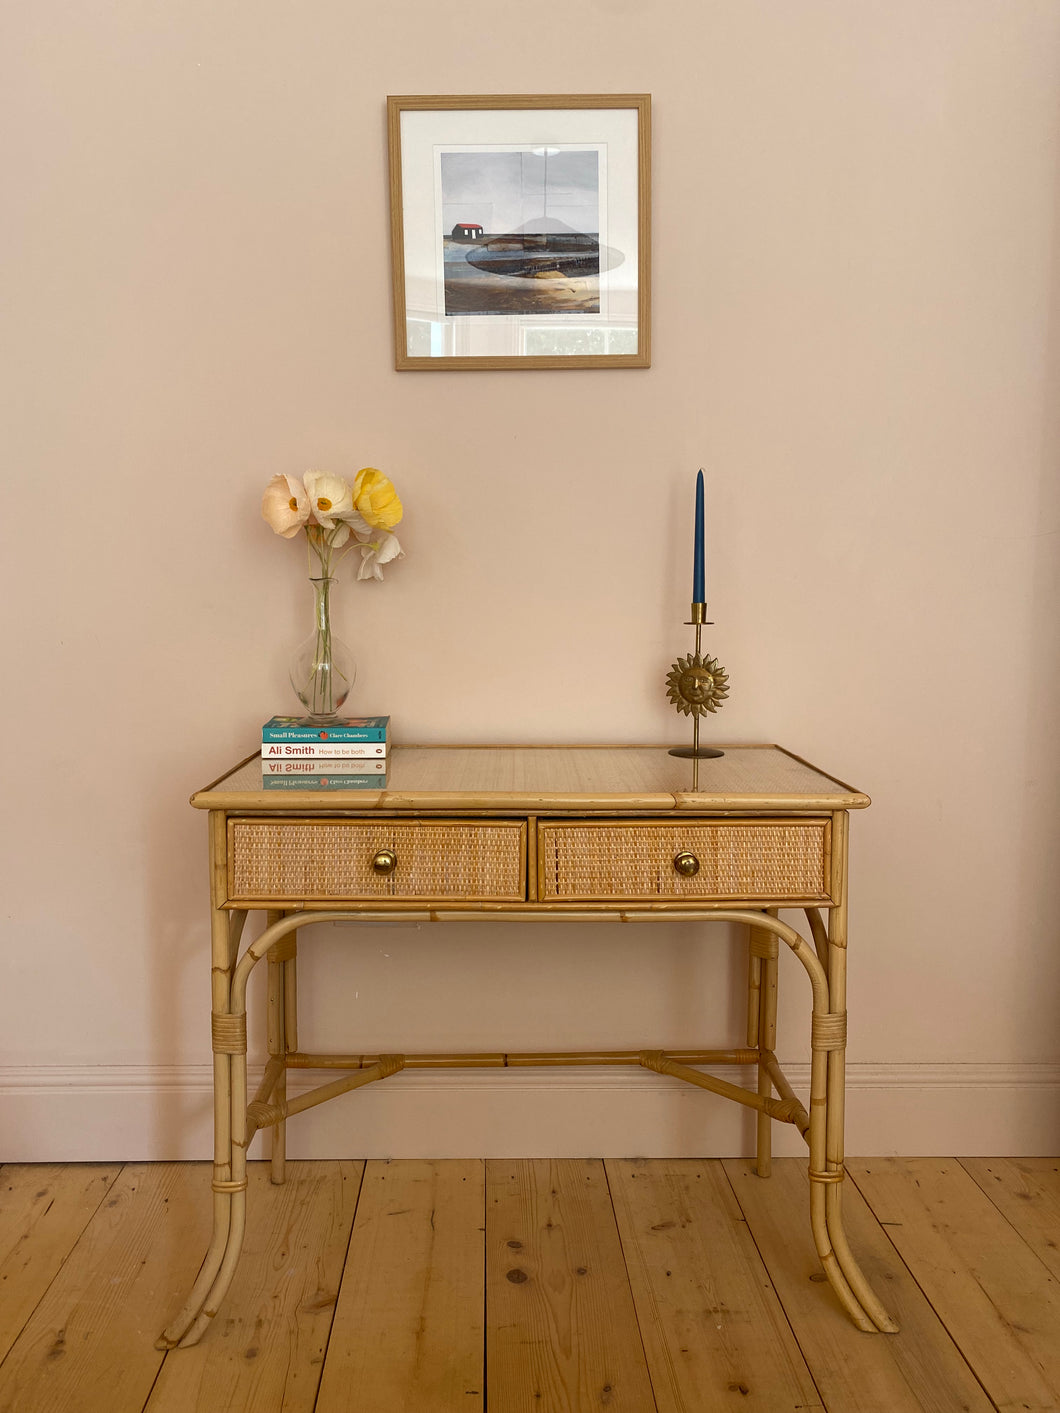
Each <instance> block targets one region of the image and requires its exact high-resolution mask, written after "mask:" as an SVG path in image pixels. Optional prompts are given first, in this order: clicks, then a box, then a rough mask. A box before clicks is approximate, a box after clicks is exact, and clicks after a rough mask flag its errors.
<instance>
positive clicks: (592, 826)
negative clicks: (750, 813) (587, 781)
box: [538, 819, 829, 899]
mask: <svg viewBox="0 0 1060 1413" xmlns="http://www.w3.org/2000/svg"><path fill="white" fill-rule="evenodd" d="M828 835H829V824H828V821H827V820H822V819H808V820H805V821H803V820H784V821H782V822H781V821H776V822H773V821H762V822H745V821H729V822H721V821H719V822H718V823H713V822H696V823H692V822H689V823H687V824H671V823H669V821H667V822H666V823H662V824H656V823H654V822H647V821H645V822H644V823H641V824H603V823H599V824H598V823H595V822H591V821H586V822H585V823H584V824H575V825H569V824H552V823H550V822H542V824H541V826H540V836H539V842H538V859H539V869H540V877H541V880H542V897H543V898H545V899H560V898H580V899H595V898H599V899H604V898H657V897H665V898H681V897H687V898H704V897H710V898H733V899H754V898H800V899H803V898H805V899H826V898H827V897H828V873H829V837H828ZM683 852H690V853H693V854H695V856H696V858H697V859H698V860H699V872H698V873H696V874H694V875H693V876H692V877H688V878H686V877H683V876H682V875H681V874H679V873H678V872H677V871H676V870H675V868H674V858H675V857H676V856H677V855H678V854H680V853H683Z"/></svg>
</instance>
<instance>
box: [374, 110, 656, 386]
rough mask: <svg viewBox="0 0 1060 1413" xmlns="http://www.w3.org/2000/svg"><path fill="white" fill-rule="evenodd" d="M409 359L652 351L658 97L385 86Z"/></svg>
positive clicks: (615, 359) (636, 362)
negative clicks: (412, 90) (422, 91)
mask: <svg viewBox="0 0 1060 1413" xmlns="http://www.w3.org/2000/svg"><path fill="white" fill-rule="evenodd" d="M387 127H388V136H389V145H390V231H391V257H392V272H393V287H394V342H395V367H396V368H397V369H398V370H399V371H410V370H422V371H426V370H436V371H441V370H454V369H455V370H467V369H481V370H487V369H499V368H552V369H556V368H647V367H649V366H650V364H651V340H650V334H651V330H650V312H651V297H650V295H651V292H650V270H651V218H650V197H651V97H650V95H649V94H576V95H571V94H473V95H464V96H456V95H448V96H438V95H436V96H422V97H409V96H405V97H400V96H391V97H389V98H388V99H387Z"/></svg>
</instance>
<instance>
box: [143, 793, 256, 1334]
mask: <svg viewBox="0 0 1060 1413" xmlns="http://www.w3.org/2000/svg"><path fill="white" fill-rule="evenodd" d="M225 855H226V838H225V823H224V815H223V814H221V813H220V812H218V811H211V813H210V868H211V887H212V894H213V911H212V913H211V939H212V942H211V1006H212V1014H213V1017H214V1021H215V1025H214V1047H213V1052H214V1053H213V1088H214V1157H213V1181H212V1184H211V1185H212V1188H213V1234H212V1236H211V1238H210V1244H209V1247H208V1248H207V1251H206V1255H205V1257H204V1258H203V1263H202V1266H201V1267H200V1269H199V1274H198V1276H197V1278H196V1280H195V1283H194V1285H193V1286H192V1289H191V1293H190V1295H189V1296H188V1298H187V1300H186V1301H185V1303H184V1305H183V1307H182V1308H181V1310H180V1312H179V1313H178V1314H177V1315H176V1316H175V1317H174V1319H173V1320H172V1321H171V1322H170V1323H169V1324H168V1325H167V1326H166V1328H165V1329H164V1330H163V1332H162V1334H161V1336H160V1337H159V1339H158V1341H157V1345H158V1348H160V1349H172V1348H173V1347H174V1345H177V1344H179V1343H180V1342H181V1340H182V1339H183V1338H184V1336H185V1335H186V1333H187V1331H188V1329H189V1327H190V1326H191V1325H192V1324H193V1322H194V1321H195V1319H196V1317H197V1316H198V1314H199V1312H200V1310H201V1309H202V1306H203V1303H204V1302H205V1300H206V1297H207V1295H208V1293H209V1291H210V1287H211V1286H212V1285H213V1283H214V1281H215V1279H216V1277H217V1273H218V1271H219V1270H220V1268H221V1265H222V1262H223V1260H224V1256H225V1252H226V1250H227V1249H228V1244H229V1240H230V1237H231V1233H232V1198H233V1195H234V1192H235V1188H236V1184H235V1183H234V1182H233V1180H232V1105H231V1092H232V1052H231V1050H230V1049H228V1048H226V1047H225V1045H224V1044H223V1043H222V1044H220V1045H219V1044H218V1036H217V1029H216V1019H217V1017H218V1016H225V1015H227V1013H228V1008H229V999H230V990H231V977H232V972H233V970H234V968H235V961H236V955H237V953H238V949H239V939H240V936H241V934H242V931H243V924H244V923H245V922H246V916H247V915H246V913H245V912H227V911H225V910H224V909H223V908H222V907H221V906H220V905H221V903H222V902H223V901H224V897H225V869H226V866H227V862H226V857H225Z"/></svg>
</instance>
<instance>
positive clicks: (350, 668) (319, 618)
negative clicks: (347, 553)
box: [290, 576, 357, 726]
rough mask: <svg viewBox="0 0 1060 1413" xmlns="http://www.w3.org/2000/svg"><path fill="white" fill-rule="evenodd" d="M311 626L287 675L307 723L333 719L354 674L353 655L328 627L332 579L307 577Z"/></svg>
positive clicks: (355, 671)
mask: <svg viewBox="0 0 1060 1413" xmlns="http://www.w3.org/2000/svg"><path fill="white" fill-rule="evenodd" d="M309 582H310V584H311V585H312V588H313V618H314V625H315V626H314V628H313V631H312V633H310V635H309V637H308V638H306V640H305V641H304V642H303V643H302V644H301V645H300V646H299V647H298V649H297V651H296V652H295V655H294V657H293V659H292V660H291V668H290V677H291V686H292V687H293V688H294V690H295V692H296V694H297V696H298V700H299V701H300V702H301V703H302V706H303V707H304V708H305V712H306V716H305V721H306V724H307V725H310V726H323V725H326V724H327V723H328V722H331V721H335V720H336V718H337V717H338V713H339V709H340V707H341V706H342V704H343V702H344V701H345V700H346V698H347V697H348V696H349V695H350V689H351V687H352V686H353V683H354V679H355V678H356V676H357V664H356V663H355V662H354V660H353V654H352V653H351V652H350V650H349V648H348V647H347V646H346V644H345V643H344V642H342V640H341V639H339V638H336V637H335V635H334V633H333V632H332V627H331V591H332V588H333V587H334V585H335V582H336V581H335V579H334V578H333V577H330V576H325V577H322V578H320V579H312V578H311V579H310V580H309Z"/></svg>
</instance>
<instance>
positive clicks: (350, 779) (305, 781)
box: [261, 773, 386, 790]
mask: <svg viewBox="0 0 1060 1413" xmlns="http://www.w3.org/2000/svg"><path fill="white" fill-rule="evenodd" d="M261 788H262V789H263V790H385V789H386V776H385V775H334V774H330V773H329V774H327V775H323V774H321V775H263V776H262V777H261Z"/></svg>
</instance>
